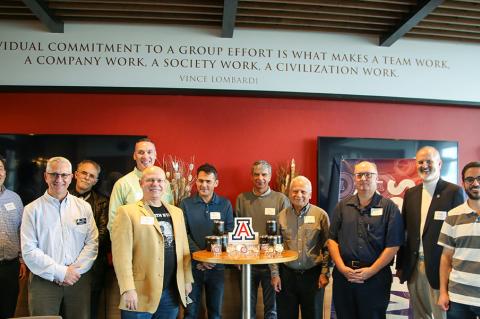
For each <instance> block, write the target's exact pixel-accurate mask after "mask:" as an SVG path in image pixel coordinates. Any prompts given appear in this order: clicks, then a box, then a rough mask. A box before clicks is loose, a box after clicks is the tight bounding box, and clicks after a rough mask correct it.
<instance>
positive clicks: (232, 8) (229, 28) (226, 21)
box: [222, 0, 238, 38]
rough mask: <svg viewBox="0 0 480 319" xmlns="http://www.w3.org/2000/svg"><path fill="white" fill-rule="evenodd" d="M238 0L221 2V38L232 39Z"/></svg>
mask: <svg viewBox="0 0 480 319" xmlns="http://www.w3.org/2000/svg"><path fill="white" fill-rule="evenodd" d="M237 9H238V0H223V18H222V38H233V30H234V29H235V20H236V18H237Z"/></svg>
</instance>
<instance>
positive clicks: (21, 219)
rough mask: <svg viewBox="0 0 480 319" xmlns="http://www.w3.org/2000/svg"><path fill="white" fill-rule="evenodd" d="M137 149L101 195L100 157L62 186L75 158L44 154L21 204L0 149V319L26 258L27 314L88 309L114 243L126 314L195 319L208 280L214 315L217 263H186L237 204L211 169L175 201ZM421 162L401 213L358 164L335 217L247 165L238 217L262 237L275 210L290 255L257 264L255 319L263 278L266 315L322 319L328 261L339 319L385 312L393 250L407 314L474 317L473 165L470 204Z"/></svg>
mask: <svg viewBox="0 0 480 319" xmlns="http://www.w3.org/2000/svg"><path fill="white" fill-rule="evenodd" d="M133 158H134V160H135V162H136V167H135V168H134V170H133V171H132V172H130V173H129V174H127V175H125V176H124V177H122V178H121V179H119V180H118V181H117V182H116V183H115V185H114V187H113V190H112V194H111V197H110V202H108V199H107V198H106V197H104V196H102V195H100V194H99V193H97V192H95V191H94V190H93V186H94V185H95V184H96V183H97V181H98V176H99V174H100V166H99V165H98V164H97V163H95V162H93V161H90V160H85V161H82V162H80V163H79V164H78V166H77V169H76V171H75V173H74V176H75V181H76V183H75V186H74V187H71V188H70V189H69V186H70V184H71V182H72V179H73V174H72V166H71V163H70V162H69V161H68V160H67V159H65V158H63V157H53V158H51V159H49V161H48V163H47V165H46V170H45V173H44V179H45V182H46V184H47V185H48V189H47V191H46V192H45V194H44V195H43V196H41V197H40V198H38V199H37V200H35V201H33V202H32V203H30V204H28V205H27V206H26V207H25V208H23V205H22V202H21V200H20V198H19V197H18V195H16V194H15V193H14V192H11V191H9V190H6V189H5V187H4V186H3V183H4V181H5V177H6V167H7V166H6V162H5V161H4V159H3V158H1V161H0V210H1V211H0V248H1V249H0V278H1V280H2V282H3V283H4V284H5V287H6V289H1V292H0V294H1V295H0V298H1V299H0V318H8V317H12V316H13V314H14V311H15V303H16V296H17V294H18V280H17V278H18V277H21V278H23V277H25V276H26V275H27V271H26V268H27V267H28V269H29V270H30V271H31V273H30V279H29V300H28V304H29V311H30V313H31V315H55V314H62V315H63V316H64V317H65V318H67V319H68V318H89V317H90V318H95V317H96V316H95V314H96V312H97V311H98V299H99V294H100V292H101V289H102V287H103V286H104V278H105V272H106V269H107V266H108V262H107V257H106V256H107V251H108V250H109V246H110V239H111V250H112V256H113V266H114V268H115V273H116V276H117V280H118V285H119V288H120V294H121V299H120V306H119V307H120V309H121V316H122V318H128V319H129V318H154V319H157V318H166V319H170V318H171V319H173V318H176V317H177V315H178V312H179V305H183V306H184V307H185V318H198V316H199V312H200V309H201V308H202V305H201V303H202V291H203V289H205V293H206V296H205V297H206V298H205V299H206V308H207V313H208V318H221V316H222V302H223V293H224V266H223V265H219V264H209V263H203V262H197V261H194V260H192V259H191V253H193V252H195V251H199V250H203V249H205V236H208V235H211V234H212V231H213V223H214V221H216V220H221V221H223V222H224V225H225V231H231V230H232V229H233V217H234V213H233V209H232V205H231V203H230V201H229V200H228V199H227V198H225V197H222V196H220V195H218V194H217V193H216V192H215V188H216V187H217V186H218V185H219V178H218V172H217V170H216V169H215V167H214V166H212V165H210V164H204V165H201V166H200V167H198V169H197V176H196V187H197V192H196V194H195V195H193V196H192V197H190V198H186V199H184V200H183V201H182V202H181V204H180V205H179V206H180V208H177V207H175V206H173V205H172V204H171V199H172V195H171V190H170V186H169V184H168V181H167V179H166V176H165V172H164V171H163V170H162V169H161V168H160V167H157V166H155V160H156V150H155V145H154V144H153V142H152V141H150V140H148V139H142V140H139V141H138V142H137V143H136V144H135V150H134V155H133ZM416 163H417V164H416V165H417V171H418V174H419V176H420V178H421V179H422V183H421V184H420V185H417V186H415V187H413V188H411V189H409V190H408V191H407V192H406V194H405V197H404V202H403V208H402V212H401V213H400V211H399V209H398V207H397V206H396V205H395V204H394V203H393V202H392V201H391V200H389V199H387V198H384V197H382V196H381V195H379V194H378V192H377V183H378V171H377V167H376V165H375V164H374V163H372V162H368V161H363V162H360V163H357V164H356V165H355V168H354V178H355V189H356V192H355V194H354V195H351V196H349V197H347V198H345V199H343V200H342V201H340V202H339V203H338V205H337V206H336V208H335V211H334V212H333V213H332V216H331V224H330V221H329V216H328V214H327V213H326V212H325V211H324V210H322V209H321V208H319V207H317V206H315V205H313V204H311V203H310V199H311V196H312V185H311V182H310V181H309V180H308V179H307V178H306V177H304V176H297V177H295V178H293V179H292V181H291V184H290V189H289V193H288V197H287V196H285V195H284V194H282V193H280V192H276V191H274V190H272V189H271V188H270V186H269V184H270V180H271V177H272V167H271V165H270V164H269V163H268V162H266V161H263V160H262V161H257V162H255V163H253V165H252V168H251V176H252V184H253V189H252V190H251V191H250V192H245V193H242V194H240V195H239V196H238V197H237V200H236V205H235V216H238V217H251V218H252V222H253V228H254V229H255V230H256V231H258V232H259V233H260V235H263V234H265V233H266V223H267V221H269V220H276V221H277V223H278V226H279V227H278V228H279V233H280V234H281V235H282V236H283V240H284V246H285V249H288V250H294V251H296V252H298V259H297V260H295V261H292V262H288V263H285V264H279V265H276V264H274V265H270V266H262V265H258V266H257V265H254V266H252V272H251V276H252V278H251V280H252V284H251V289H252V293H251V303H252V308H251V318H252V319H255V318H256V312H255V305H256V301H257V291H258V287H259V286H260V285H261V287H262V291H263V303H264V318H288V319H291V318H298V316H299V311H301V314H302V317H303V318H313V319H317V318H322V314H323V294H324V288H325V287H326V286H327V284H328V283H329V281H330V271H329V266H330V261H331V260H332V261H333V262H334V270H333V275H332V277H333V302H334V306H335V312H336V316H337V318H340V319H342V318H345V319H347V318H348V319H352V318H353V319H354V318H365V319H372V318H373V319H375V318H385V317H386V310H387V306H388V303H389V297H390V289H391V283H392V272H391V267H390V266H391V265H392V263H393V260H394V257H395V255H396V256H397V260H396V268H397V275H398V276H399V278H400V280H401V281H402V282H404V281H406V282H407V284H408V290H409V292H410V298H411V303H412V307H413V310H414V318H434V319H437V318H445V317H446V314H448V318H453V319H456V318H475V316H478V315H479V314H480V293H479V291H480V283H479V282H480V281H479V278H477V277H478V273H479V272H480V258H479V257H478V254H476V252H478V249H480V245H479V241H478V238H480V162H471V163H469V164H467V165H466V166H465V167H464V169H463V171H462V181H463V186H464V189H465V191H466V193H467V195H468V200H467V201H466V202H464V197H463V190H462V189H461V188H460V187H458V186H456V185H454V184H451V183H448V182H446V181H443V180H442V179H441V178H440V169H441V166H442V161H441V159H440V155H439V153H438V151H437V150H436V149H434V148H432V147H423V148H421V149H420V150H419V151H418V152H417V154H416ZM22 215H23V216H22ZM20 242H21V247H20ZM20 252H21V253H20ZM90 305H91V306H90Z"/></svg>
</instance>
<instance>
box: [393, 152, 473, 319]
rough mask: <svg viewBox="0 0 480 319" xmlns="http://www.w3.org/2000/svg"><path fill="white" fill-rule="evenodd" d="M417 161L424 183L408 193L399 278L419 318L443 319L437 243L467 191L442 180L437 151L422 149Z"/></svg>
mask: <svg viewBox="0 0 480 319" xmlns="http://www.w3.org/2000/svg"><path fill="white" fill-rule="evenodd" d="M415 159H416V163H417V164H416V165H417V172H418V176H419V177H420V178H421V179H422V183H421V184H419V185H417V186H415V187H412V188H411V189H409V190H407V191H406V192H405V196H404V201H403V207H402V217H403V220H404V224H405V230H406V242H405V244H404V245H403V246H402V247H401V248H400V251H399V253H398V256H397V264H396V267H397V275H398V277H399V278H400V282H401V283H403V282H405V281H407V286H408V291H409V293H410V304H411V305H412V308H413V315H414V317H415V318H425V319H432V318H434V319H442V318H445V317H446V315H445V312H444V311H443V310H442V309H440V307H438V306H437V305H436V303H437V300H438V296H439V291H438V289H439V273H438V272H439V267H440V255H441V253H442V247H441V246H439V245H438V244H437V241H438V235H439V234H440V229H441V227H442V224H443V221H444V220H445V218H446V217H447V212H448V211H449V210H451V209H452V208H454V207H456V206H458V205H460V204H462V203H463V201H464V196H463V190H462V189H461V188H460V187H459V186H457V185H455V184H452V183H449V182H446V181H444V180H442V179H441V178H440V170H441V168H442V160H441V159H440V154H439V153H438V151H437V150H436V149H435V148H433V147H431V146H425V147H422V148H421V149H419V150H418V151H417V154H416V158H415Z"/></svg>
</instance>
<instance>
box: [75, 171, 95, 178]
mask: <svg viewBox="0 0 480 319" xmlns="http://www.w3.org/2000/svg"><path fill="white" fill-rule="evenodd" d="M77 172H78V173H79V174H80V175H82V176H83V177H84V178H90V179H97V176H95V175H93V174H90V173H88V172H85V171H80V172H79V171H77Z"/></svg>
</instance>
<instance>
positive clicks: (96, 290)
mask: <svg viewBox="0 0 480 319" xmlns="http://www.w3.org/2000/svg"><path fill="white" fill-rule="evenodd" d="M100 171H101V168H100V165H98V164H97V163H96V162H95V161H92V160H83V161H81V162H80V163H78V165H77V170H76V171H75V186H74V187H73V189H72V190H71V194H72V195H75V196H77V197H79V198H81V199H83V200H85V201H86V202H87V203H89V204H90V206H91V207H92V211H93V217H94V218H95V224H96V225H97V229H98V256H97V259H96V260H95V263H94V264H93V267H92V271H91V279H92V297H91V305H90V312H91V316H90V318H91V319H95V318H97V313H98V304H99V300H100V295H101V293H102V290H103V287H104V285H105V276H106V272H107V268H108V258H107V252H108V250H109V246H110V238H109V235H108V230H107V223H108V198H106V197H105V196H103V195H101V194H100V193H99V192H97V191H95V190H94V189H93V187H94V186H95V185H96V184H97V182H98V176H99V175H100Z"/></svg>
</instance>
